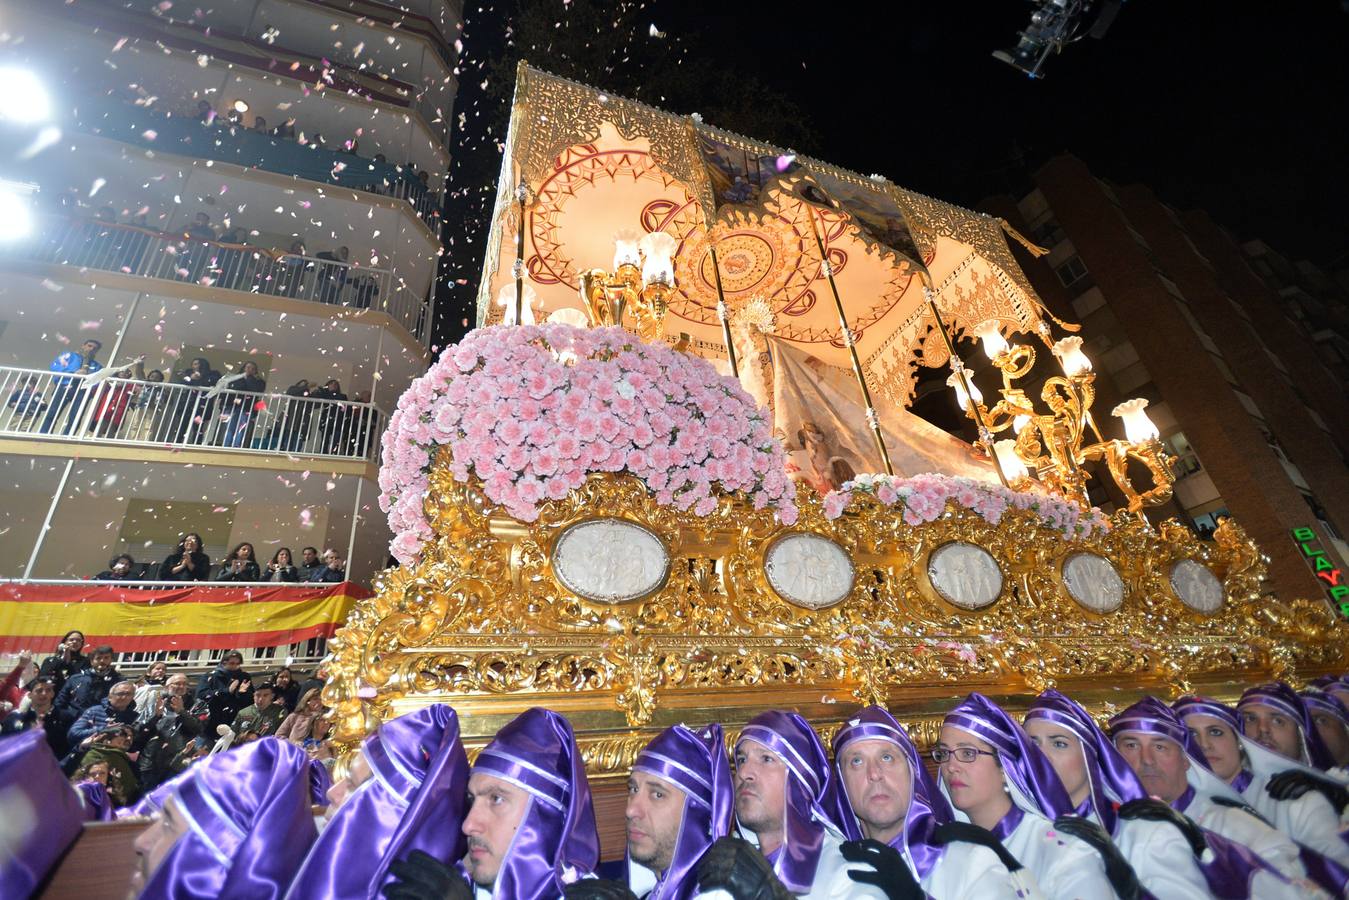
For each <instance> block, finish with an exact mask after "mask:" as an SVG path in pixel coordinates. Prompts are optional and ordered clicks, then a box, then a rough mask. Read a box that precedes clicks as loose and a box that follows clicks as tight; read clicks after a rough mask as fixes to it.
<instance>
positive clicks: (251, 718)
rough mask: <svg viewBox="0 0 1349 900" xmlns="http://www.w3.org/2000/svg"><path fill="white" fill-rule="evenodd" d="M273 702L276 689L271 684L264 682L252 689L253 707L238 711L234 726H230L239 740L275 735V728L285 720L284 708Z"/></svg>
mask: <svg viewBox="0 0 1349 900" xmlns="http://www.w3.org/2000/svg"><path fill="white" fill-rule="evenodd" d="M275 700H276V688H275V687H274V686H273V685H272V683H271V682H269V681H264V682H262V683H261V684H259V685H257V686H255V687H254V688H253V705H252V706H245V707H244V708H243V709H241V710H239V712H238V714H237V715H236V716H235V717H234V724H232V725H231V726H230V727H231V728H233V729H234V733H235V734H237V735H238V736H239V740H243V741H246V740H252V738H253V737H260V738H261V737H267V736H268V735H271V734H275V733H276V729H277V726H279V725H280V724H281V721H282V720H283V719H285V718H286V708H285V707H284V706H282V705H281V704H279V703H276V702H275ZM250 735H251V736H252V737H249V736H250Z"/></svg>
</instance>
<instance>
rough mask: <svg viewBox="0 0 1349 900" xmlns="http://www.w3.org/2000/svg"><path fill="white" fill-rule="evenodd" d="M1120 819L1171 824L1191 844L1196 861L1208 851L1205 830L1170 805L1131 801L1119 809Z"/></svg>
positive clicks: (1160, 802)
mask: <svg viewBox="0 0 1349 900" xmlns="http://www.w3.org/2000/svg"><path fill="white" fill-rule="evenodd" d="M1119 817H1120V818H1121V819H1147V820H1149V821H1152V822H1170V823H1171V824H1172V825H1174V826H1176V827H1177V828H1179V829H1180V833H1181V834H1183V835H1185V840H1187V841H1189V842H1190V851H1191V852H1192V853H1194V858H1195V859H1198V858H1199V857H1201V856H1203V855H1204V851H1205V850H1207V849H1208V841H1206V840H1205V839H1204V829H1202V828H1200V827H1199V826H1198V825H1197V824H1196V823H1195V821H1194V819H1191V818H1190V817H1189V816H1187V815H1185V814H1183V813H1181V812H1178V811H1177V810H1174V809H1172V808H1171V806H1170V804H1168V803H1164V802H1163V801H1161V800H1157V799H1155V798H1153V797H1143V798H1141V799H1138V800H1130V801H1129V802H1128V803H1126V804H1124V805H1123V806H1121V807H1120V808H1119Z"/></svg>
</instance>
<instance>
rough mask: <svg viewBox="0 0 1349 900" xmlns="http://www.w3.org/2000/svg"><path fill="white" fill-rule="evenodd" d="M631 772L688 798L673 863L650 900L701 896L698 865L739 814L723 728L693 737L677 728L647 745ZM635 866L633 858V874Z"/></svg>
mask: <svg viewBox="0 0 1349 900" xmlns="http://www.w3.org/2000/svg"><path fill="white" fill-rule="evenodd" d="M632 769H633V771H634V772H646V773H647V774H650V775H654V776H656V777H657V778H659V779H661V780H663V781H667V782H669V783H670V784H673V785H674V786H675V787H677V788H679V790H681V791H683V792H684V817H683V821H682V823H681V824H680V826H679V837H678V838H677V839H676V841H675V848H674V858H673V860H672V861H671V863H670V867H669V868H668V869H666V870H665V871H664V872H663V873H661V875H660V878H659V880H658V881H657V883H656V886H655V887H654V888H652V890H651V892H650V893H649V894H647V895H646V898H645V900H690V898H692V897H694V896H695V895H696V894H697V893H698V877H697V873H696V872H695V868H696V866H697V865H698V860H700V859H702V856H703V854H704V853H705V852H707V848H708V847H710V846H712V842H713V841H715V840H717V838H720V837H724V836H726V835H727V834H728V833H730V830H731V818H732V816H733V815H734V814H735V796H734V791H733V789H732V787H731V766H730V762H729V761H728V759H727V756H726V744H725V738H724V736H723V733H722V730H721V726H720V725H708V726H706V727H705V728H700V729H698V730H697V731H694V730H693V729H691V728H687V727H685V726H683V725H673V726H671V727H669V728H667V729H665V730H664V731H662V732H661V733H660V734H658V735H656V737H655V738H654V739H653V740H652V741H651V743H649V744H647V745H646V748H645V749H644V750H642V752H641V753H639V754H638V755H637V761H636V762H634V763H633V765H632ZM635 865H637V864H636V863H634V862H633V861H632V859H631V857H629V859H628V866H629V870H630V871H631V869H632V867H633V866H635Z"/></svg>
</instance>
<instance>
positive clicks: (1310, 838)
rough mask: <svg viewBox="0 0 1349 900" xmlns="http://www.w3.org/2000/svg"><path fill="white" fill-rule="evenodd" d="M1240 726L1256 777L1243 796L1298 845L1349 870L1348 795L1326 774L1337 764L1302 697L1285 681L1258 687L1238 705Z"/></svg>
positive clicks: (1245, 786)
mask: <svg viewBox="0 0 1349 900" xmlns="http://www.w3.org/2000/svg"><path fill="white" fill-rule="evenodd" d="M1237 724H1238V725H1239V726H1240V728H1241V733H1242V735H1243V736H1244V737H1246V738H1248V740H1246V741H1244V742H1243V746H1244V748H1245V750H1246V753H1247V758H1248V760H1249V763H1250V765H1249V768H1248V771H1249V773H1250V776H1251V777H1250V778H1249V779H1246V783H1244V784H1243V785H1242V786H1241V787H1239V788H1238V790H1239V791H1240V792H1241V796H1242V798H1243V799H1245V801H1246V802H1247V803H1249V804H1250V805H1251V806H1252V807H1254V808H1255V810H1256V811H1257V812H1259V813H1260V814H1261V815H1262V816H1264V817H1265V818H1266V819H1268V820H1269V821H1270V822H1271V823H1273V825H1274V827H1275V828H1277V829H1279V830H1280V831H1282V832H1283V833H1284V834H1286V835H1288V836H1289V837H1291V838H1292V839H1293V840H1295V841H1297V842H1298V843H1299V844H1302V845H1303V846H1306V847H1310V848H1311V849H1313V850H1315V851H1316V852H1318V853H1321V854H1324V855H1325V856H1326V857H1327V858H1328V859H1331V860H1334V861H1335V862H1336V863H1339V864H1340V865H1341V866H1349V844H1346V843H1345V842H1344V841H1343V840H1341V839H1340V835H1339V831H1340V812H1341V810H1343V809H1344V804H1345V796H1346V792H1345V789H1344V786H1343V785H1341V784H1339V783H1338V782H1336V781H1335V780H1334V779H1333V778H1331V777H1330V776H1328V775H1327V774H1326V770H1327V769H1330V768H1333V766H1334V760H1333V759H1331V756H1330V751H1328V750H1327V749H1326V746H1325V744H1324V743H1322V741H1321V735H1320V732H1318V731H1317V730H1316V726H1315V724H1314V723H1313V722H1312V717H1311V713H1309V712H1308V711H1307V706H1306V704H1305V703H1304V702H1303V700H1302V698H1301V697H1299V696H1298V695H1297V692H1296V691H1294V690H1293V689H1292V688H1291V687H1289V686H1288V685H1286V684H1284V683H1283V682H1281V681H1276V682H1271V683H1269V684H1262V685H1260V686H1259V687H1253V688H1251V689H1249V690H1247V691H1246V692H1245V693H1244V694H1242V695H1241V700H1240V701H1238V702H1237Z"/></svg>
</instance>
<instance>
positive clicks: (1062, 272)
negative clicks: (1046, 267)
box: [1054, 256, 1087, 287]
mask: <svg viewBox="0 0 1349 900" xmlns="http://www.w3.org/2000/svg"><path fill="white" fill-rule="evenodd" d="M1054 272H1055V274H1057V275H1058V276H1059V281H1061V282H1063V286H1064V287H1069V286H1070V285H1073V284H1075V283H1077V282H1078V281H1081V280H1082V279H1083V278H1084V277H1086V274H1087V267H1086V266H1085V265H1083V264H1082V259H1081V257H1078V256H1070V257H1068V259H1067V260H1065V261H1064V262H1063V263H1062V264H1060V265H1059V266H1057V267H1056V268H1055V269H1054Z"/></svg>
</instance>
